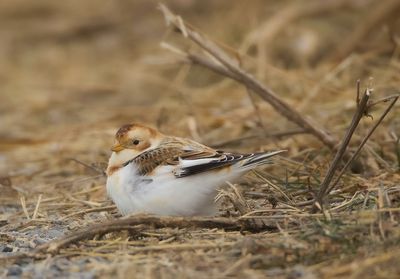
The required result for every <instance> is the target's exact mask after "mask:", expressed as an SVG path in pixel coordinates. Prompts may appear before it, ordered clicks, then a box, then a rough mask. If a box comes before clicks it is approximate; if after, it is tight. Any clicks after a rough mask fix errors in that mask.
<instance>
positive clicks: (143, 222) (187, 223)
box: [2, 214, 276, 259]
mask: <svg viewBox="0 0 400 279" xmlns="http://www.w3.org/2000/svg"><path fill="white" fill-rule="evenodd" d="M138 225H140V226H150V227H152V228H165V227H173V228H189V227H196V228H218V229H225V230H242V229H248V230H253V231H259V230H275V229H276V226H275V224H272V223H271V224H265V222H264V223H263V227H262V228H261V227H250V225H249V223H248V222H246V221H243V220H240V219H237V218H222V217H220V218H215V217H213V218H211V217H210V218H207V217H158V216H151V215H142V214H140V215H133V216H128V217H126V218H121V219H117V220H112V221H107V222H103V223H101V224H96V225H92V226H88V227H86V228H83V229H81V230H79V231H77V232H73V233H71V234H69V235H67V236H64V237H61V238H59V239H56V240H53V241H50V242H48V243H45V244H43V245H40V246H38V247H37V248H36V249H35V250H34V251H33V252H28V253H23V254H19V255H14V256H11V257H5V258H2V259H17V258H24V257H32V258H35V257H40V256H41V255H43V253H45V254H46V253H50V254H57V253H58V252H59V251H60V249H62V248H65V247H67V246H69V245H71V244H73V243H77V242H79V241H81V240H85V239H91V238H93V237H94V236H96V235H104V234H107V233H111V232H116V231H123V230H129V231H131V230H133V231H134V230H137V227H136V226H138Z"/></svg>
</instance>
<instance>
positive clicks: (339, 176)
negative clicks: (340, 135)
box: [327, 96, 399, 193]
mask: <svg viewBox="0 0 400 279" xmlns="http://www.w3.org/2000/svg"><path fill="white" fill-rule="evenodd" d="M391 98H392V102H391V103H390V104H389V106H388V107H387V108H386V110H385V111H384V112H383V113H382V115H381V117H380V118H379V119H378V121H377V122H376V123H375V125H374V126H372V128H371V129H370V130H369V131H368V133H367V135H366V136H365V137H364V138H363V140H362V141H361V143H360V145H359V146H358V147H357V150H356V151H355V152H354V154H353V155H352V156H351V158H350V159H349V160H348V161H347V163H346V165H345V166H344V167H343V168H342V170H341V171H340V172H339V174H338V176H337V178H336V180H335V181H334V182H333V183H332V184H331V186H330V187H329V188H328V190H327V192H328V193H329V192H331V191H332V190H333V188H334V187H335V186H336V184H337V183H338V182H339V180H340V178H341V177H342V175H343V173H344V172H345V171H346V169H347V168H348V167H349V165H350V164H351V163H352V162H353V161H354V158H356V157H357V155H358V154H359V153H360V151H361V149H362V148H363V146H364V145H365V143H366V142H367V141H368V139H369V138H370V137H371V135H372V134H373V133H374V131H375V129H376V128H378V126H379V125H380V124H381V122H382V121H383V119H385V117H386V115H387V114H388V113H389V111H390V110H391V109H392V107H393V106H394V104H395V103H396V102H397V100H398V98H399V96H392V97H391ZM385 99H387V98H385Z"/></svg>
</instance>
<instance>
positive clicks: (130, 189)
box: [107, 165, 238, 216]
mask: <svg viewBox="0 0 400 279" xmlns="http://www.w3.org/2000/svg"><path fill="white" fill-rule="evenodd" d="M172 168H173V167H172V166H171V167H165V168H163V170H162V172H159V173H156V174H154V175H153V176H148V177H147V176H146V177H141V176H139V175H137V173H136V170H135V168H134V166H133V165H128V166H125V167H123V168H122V169H120V170H118V171H116V172H114V173H113V174H112V175H111V176H109V177H108V179H107V192H108V195H109V196H110V197H111V198H112V200H113V201H114V202H115V204H116V205H117V207H118V209H119V211H120V212H121V214H123V215H127V214H131V213H151V214H157V215H175V216H193V215H212V214H214V213H215V205H214V197H215V194H216V189H217V188H218V187H219V186H221V185H223V184H224V183H225V181H228V180H230V179H234V178H236V177H237V176H238V175H237V174H236V175H235V176H234V177H232V174H228V173H226V174H224V173H218V174H216V175H213V174H210V173H201V174H196V175H192V176H188V177H184V178H175V176H174V175H173V173H172Z"/></svg>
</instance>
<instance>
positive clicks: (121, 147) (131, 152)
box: [107, 123, 163, 172]
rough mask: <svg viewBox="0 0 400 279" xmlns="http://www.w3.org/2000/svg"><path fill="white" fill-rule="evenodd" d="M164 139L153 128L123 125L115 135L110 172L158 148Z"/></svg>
mask: <svg viewBox="0 0 400 279" xmlns="http://www.w3.org/2000/svg"><path fill="white" fill-rule="evenodd" d="M162 138H163V134H161V133H160V132H158V131H157V130H155V129H153V128H150V127H147V126H144V125H140V124H136V123H134V124H126V125H123V126H122V127H121V128H119V130H118V131H117V133H116V134H115V142H114V145H113V146H112V148H111V150H112V151H113V153H112V155H111V157H110V161H109V163H108V170H109V169H110V168H115V167H117V166H121V165H122V164H124V163H125V162H127V161H129V160H131V159H133V158H135V157H136V156H137V155H139V154H141V153H142V152H144V151H146V150H148V149H152V148H155V147H157V146H158V145H159V144H160V142H161V140H162ZM107 172H109V171H107Z"/></svg>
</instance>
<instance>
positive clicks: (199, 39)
mask: <svg viewBox="0 0 400 279" xmlns="http://www.w3.org/2000/svg"><path fill="white" fill-rule="evenodd" d="M160 8H161V10H162V12H163V14H164V17H165V19H166V21H167V24H169V25H173V26H174V27H175V28H176V29H177V30H179V31H180V32H181V34H183V35H184V36H185V37H187V38H189V39H190V40H191V41H193V42H194V43H196V44H197V45H198V46H200V47H201V48H202V49H204V50H205V51H207V52H208V53H209V54H210V55H211V56H212V57H213V58H215V59H216V60H217V61H218V62H219V63H221V65H216V63H214V62H213V61H209V60H208V59H206V58H200V59H199V57H198V56H194V58H195V59H194V60H195V61H193V62H194V63H197V64H201V65H203V66H205V67H208V68H210V69H211V70H213V71H216V72H218V73H220V74H223V75H225V76H227V77H230V78H232V79H234V80H236V81H238V82H240V83H242V84H243V85H245V86H246V87H247V88H249V89H250V90H252V91H254V92H255V93H257V94H258V95H259V96H260V97H261V98H262V99H264V100H265V101H267V102H268V103H269V104H270V105H271V106H272V107H273V108H274V109H275V110H276V111H277V112H279V113H280V114H281V115H283V116H284V117H285V118H287V119H288V120H289V121H291V122H294V123H296V124H297V125H299V126H300V127H302V128H303V129H304V130H306V131H308V132H310V133H311V134H313V135H314V136H315V137H316V138H318V139H319V140H320V141H321V142H323V143H324V144H325V145H326V146H328V147H329V148H331V149H334V148H335V146H336V144H337V141H336V139H335V138H334V137H332V136H331V135H329V133H328V132H326V131H325V130H324V129H322V128H321V127H318V126H317V125H316V124H314V123H312V122H311V121H310V120H309V119H308V118H306V117H304V116H303V115H301V114H300V113H299V112H298V111H296V110H295V109H293V108H292V107H290V106H289V105H288V104H287V103H286V102H284V101H283V100H281V99H280V98H279V97H278V96H277V94H276V93H275V92H273V91H272V90H271V89H270V88H268V87H266V86H264V85H263V84H261V83H260V82H259V81H258V80H256V79H255V78H254V77H253V76H252V75H251V74H249V73H247V72H246V71H244V70H243V69H242V68H241V67H240V65H239V63H238V62H237V61H236V60H235V59H233V58H231V57H230V56H229V55H228V54H227V53H226V52H225V51H224V50H223V49H222V48H220V47H219V46H218V45H217V44H216V43H214V42H213V41H211V40H209V39H207V38H206V37H205V36H204V35H202V34H200V33H199V32H198V31H196V30H195V29H194V28H193V27H191V26H190V25H188V24H187V23H185V22H184V21H183V20H182V19H181V18H180V17H179V16H176V15H175V14H173V13H172V12H171V11H170V10H169V9H168V8H167V7H166V6H165V5H160ZM187 58H189V59H192V58H193V56H192V55H189V54H188V56H187Z"/></svg>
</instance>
